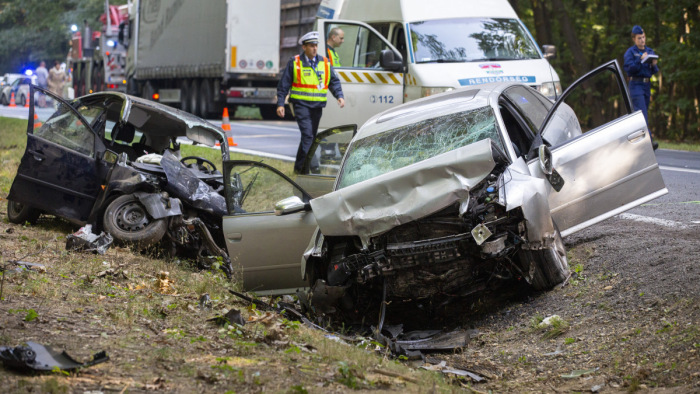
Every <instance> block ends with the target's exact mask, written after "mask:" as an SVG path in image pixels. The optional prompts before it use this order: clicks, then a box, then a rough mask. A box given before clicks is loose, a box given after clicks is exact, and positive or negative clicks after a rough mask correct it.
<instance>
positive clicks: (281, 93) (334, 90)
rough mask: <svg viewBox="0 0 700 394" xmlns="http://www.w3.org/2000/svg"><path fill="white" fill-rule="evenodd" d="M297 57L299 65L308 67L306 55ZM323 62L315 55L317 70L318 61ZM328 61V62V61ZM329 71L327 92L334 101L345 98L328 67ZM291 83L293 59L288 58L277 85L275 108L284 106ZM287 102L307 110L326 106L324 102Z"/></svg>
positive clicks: (336, 78) (292, 100)
mask: <svg viewBox="0 0 700 394" xmlns="http://www.w3.org/2000/svg"><path fill="white" fill-rule="evenodd" d="M299 57H300V58H301V63H302V65H303V66H307V67H309V63H308V62H307V61H306V55H305V54H304V53H303V52H302V53H301V54H300V55H299ZM322 60H323V57H322V56H319V55H316V64H317V66H316V67H317V68H318V64H319V62H320V61H322ZM329 61H330V60H329ZM330 70H331V80H330V82H329V83H328V90H330V91H331V94H332V95H333V97H335V98H336V99H339V98H345V97H343V89H342V88H341V87H340V80H339V79H338V76H337V75H336V73H335V71H333V66H331V67H330ZM292 82H294V58H293V57H292V58H289V61H288V62H287V67H286V68H285V69H284V72H282V78H280V81H279V83H278V84H277V106H278V107H281V106H283V105H284V98H285V97H287V94H288V93H289V89H291V87H292ZM289 101H291V102H293V103H297V104H302V105H304V106H307V107H309V108H324V107H325V106H326V102H325V101H306V100H296V99H292V98H290V99H289Z"/></svg>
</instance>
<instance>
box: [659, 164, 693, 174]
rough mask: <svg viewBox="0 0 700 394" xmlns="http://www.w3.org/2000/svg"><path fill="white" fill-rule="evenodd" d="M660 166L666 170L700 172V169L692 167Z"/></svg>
mask: <svg viewBox="0 0 700 394" xmlns="http://www.w3.org/2000/svg"><path fill="white" fill-rule="evenodd" d="M659 168H660V169H662V170H666V171H678V172H690V173H692V174H700V170H694V169H692V168H680V167H668V166H659Z"/></svg>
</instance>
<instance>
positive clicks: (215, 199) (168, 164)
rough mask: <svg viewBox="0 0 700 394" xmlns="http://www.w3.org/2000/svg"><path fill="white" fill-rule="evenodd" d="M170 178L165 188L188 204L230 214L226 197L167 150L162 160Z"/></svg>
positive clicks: (164, 169) (221, 213)
mask: <svg viewBox="0 0 700 394" xmlns="http://www.w3.org/2000/svg"><path fill="white" fill-rule="evenodd" d="M160 165H161V166H162V167H163V171H165V176H166V177H167V179H168V183H167V185H165V190H166V191H167V192H168V193H170V194H171V195H172V196H175V197H178V198H180V199H182V200H184V201H185V202H186V203H187V204H188V205H190V206H193V207H195V208H197V209H201V210H203V211H205V212H209V213H212V214H215V215H217V216H223V215H226V214H228V211H227V209H226V199H225V198H224V196H222V195H221V194H219V193H217V192H216V191H215V190H214V189H212V188H211V187H210V186H209V185H207V184H206V183H204V182H203V181H202V180H200V179H199V178H197V176H196V175H195V174H193V173H192V171H191V170H190V169H189V168H187V167H185V166H184V165H183V164H182V163H180V160H178V158H177V157H176V156H175V155H174V154H172V153H170V152H169V151H166V152H165V154H163V158H162V159H161V161H160Z"/></svg>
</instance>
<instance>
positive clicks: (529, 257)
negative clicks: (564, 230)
mask: <svg viewBox="0 0 700 394" xmlns="http://www.w3.org/2000/svg"><path fill="white" fill-rule="evenodd" d="M554 231H555V234H554V237H555V238H554V242H553V243H552V246H551V247H549V248H547V249H541V250H521V251H520V259H521V262H522V263H523V266H524V267H530V270H529V271H530V273H531V280H530V285H531V286H532V288H534V289H535V290H549V289H551V288H552V287H554V286H556V285H558V284H559V283H562V282H563V281H565V280H566V279H567V278H568V277H569V263H568V261H567V259H566V248H565V247H564V241H562V239H561V234H559V229H557V227H556V225H555V226H554Z"/></svg>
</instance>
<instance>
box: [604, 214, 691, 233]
mask: <svg viewBox="0 0 700 394" xmlns="http://www.w3.org/2000/svg"><path fill="white" fill-rule="evenodd" d="M617 217H619V218H620V219H626V220H634V221H635V222H643V223H651V224H657V225H659V226H664V227H671V228H677V229H681V230H683V229H686V228H688V226H687V225H686V224H684V223H681V222H676V221H674V220H666V219H659V218H653V217H649V216H642V215H635V214H633V213H621V214H619V215H617Z"/></svg>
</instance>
